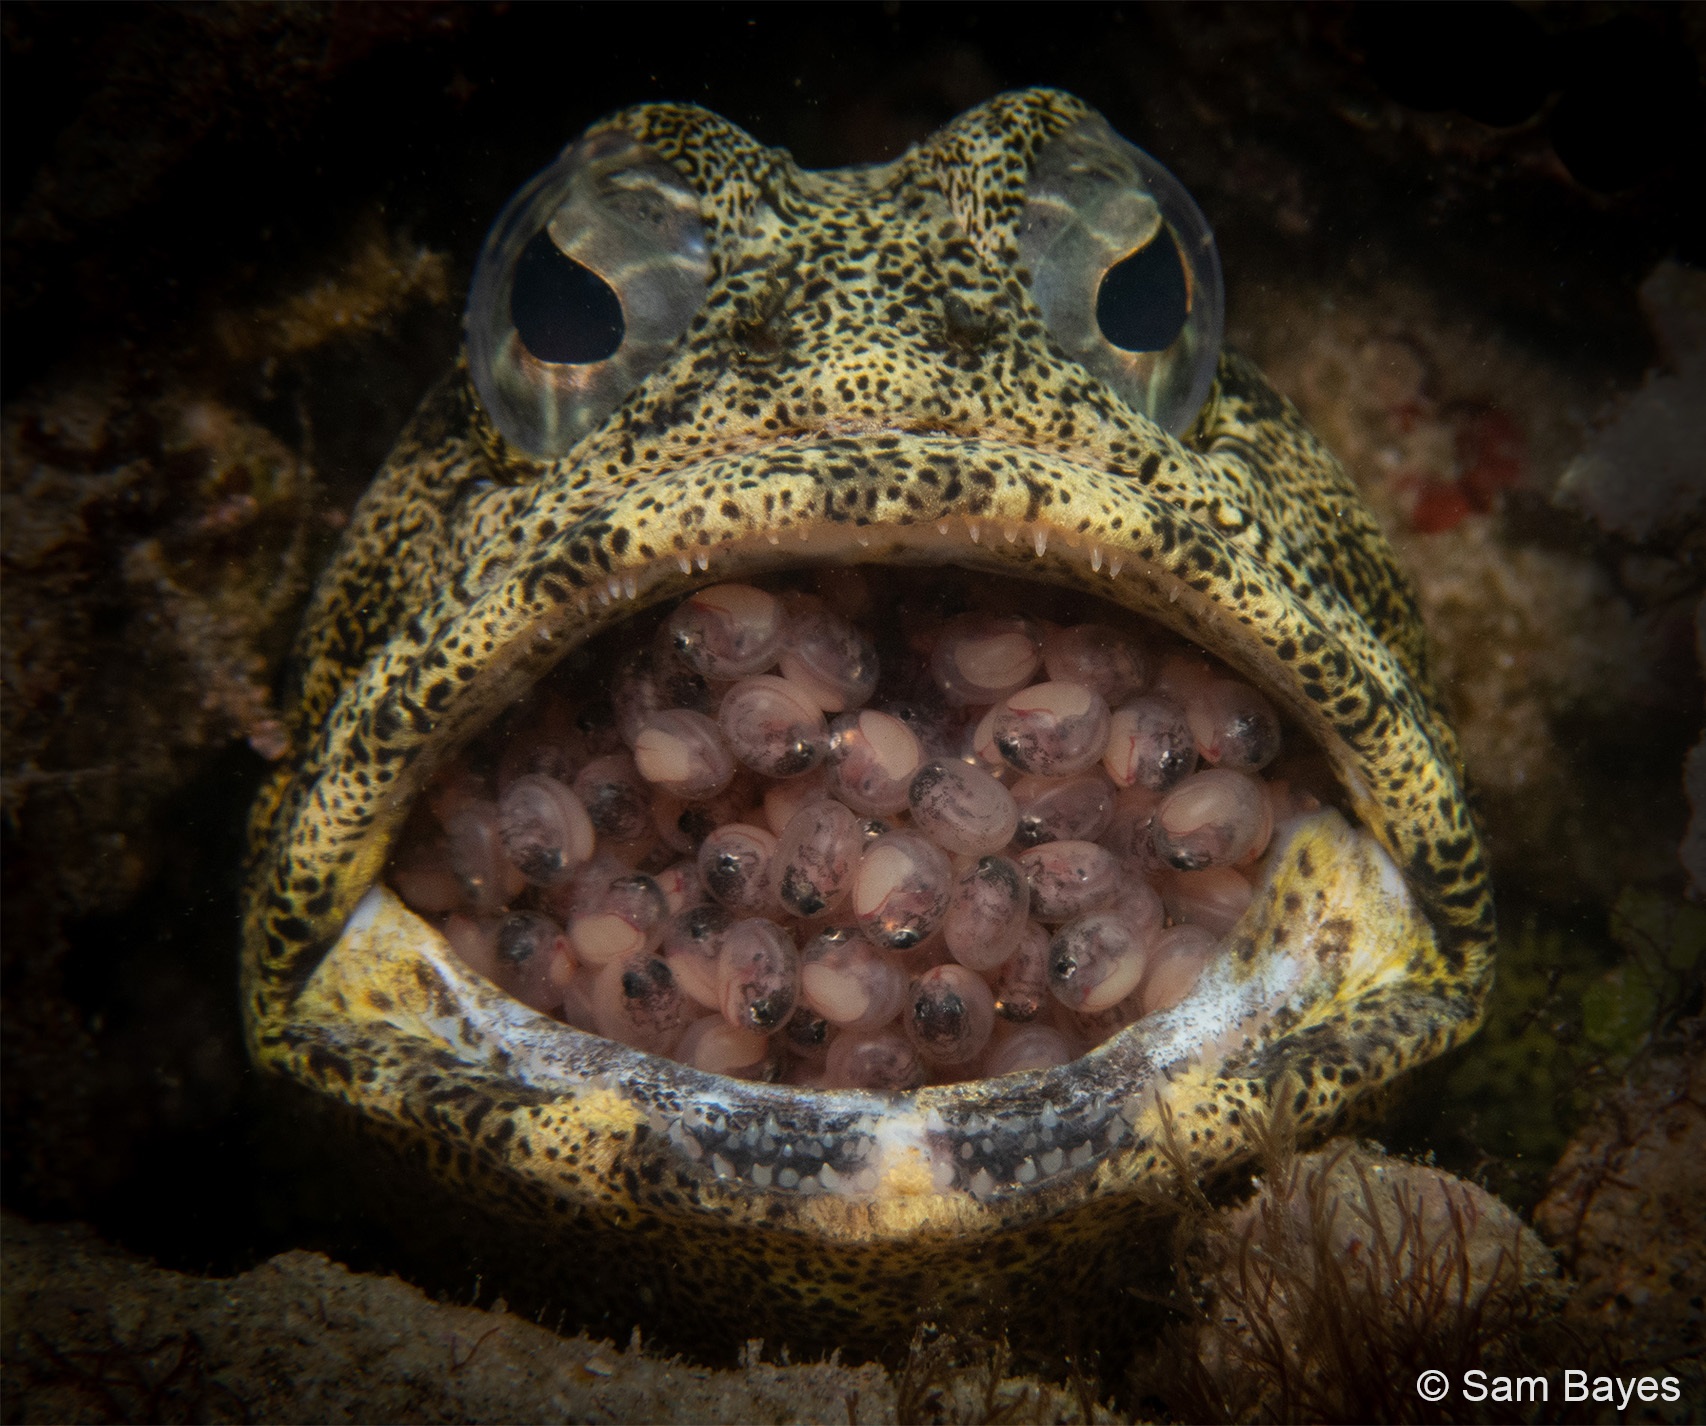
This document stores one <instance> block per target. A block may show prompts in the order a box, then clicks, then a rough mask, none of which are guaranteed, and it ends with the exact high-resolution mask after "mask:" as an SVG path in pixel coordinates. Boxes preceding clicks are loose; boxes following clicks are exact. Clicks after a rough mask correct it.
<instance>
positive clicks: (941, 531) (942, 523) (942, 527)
mask: <svg viewBox="0 0 1706 1426" xmlns="http://www.w3.org/2000/svg"><path fill="white" fill-rule="evenodd" d="M936 533H937V534H938V535H945V534H947V533H948V522H947V521H946V520H938V521H937V522H936Z"/></svg>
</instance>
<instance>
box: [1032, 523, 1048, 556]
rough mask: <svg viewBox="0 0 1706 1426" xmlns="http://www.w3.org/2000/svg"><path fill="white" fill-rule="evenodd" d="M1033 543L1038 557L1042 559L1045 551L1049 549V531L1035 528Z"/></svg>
mask: <svg viewBox="0 0 1706 1426" xmlns="http://www.w3.org/2000/svg"><path fill="white" fill-rule="evenodd" d="M1031 544H1032V545H1033V546H1034V547H1035V549H1036V552H1037V558H1038V559H1041V558H1042V557H1043V555H1044V553H1045V552H1046V551H1047V550H1048V531H1047V530H1033V531H1032V532H1031Z"/></svg>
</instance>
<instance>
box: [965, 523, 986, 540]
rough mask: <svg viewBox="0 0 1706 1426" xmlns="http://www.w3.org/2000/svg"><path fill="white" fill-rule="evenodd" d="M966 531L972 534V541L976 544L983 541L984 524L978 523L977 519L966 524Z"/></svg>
mask: <svg viewBox="0 0 1706 1426" xmlns="http://www.w3.org/2000/svg"><path fill="white" fill-rule="evenodd" d="M966 533H967V534H969V535H970V536H971V542H972V543H973V544H974V545H978V544H982V543H983V526H982V525H980V524H978V523H977V521H976V520H973V521H972V522H971V524H969V525H967V526H966Z"/></svg>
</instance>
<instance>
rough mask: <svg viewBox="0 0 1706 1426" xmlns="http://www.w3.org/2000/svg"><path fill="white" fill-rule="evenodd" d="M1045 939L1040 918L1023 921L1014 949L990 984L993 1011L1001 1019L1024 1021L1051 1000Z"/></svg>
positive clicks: (1019, 1022) (1046, 942)
mask: <svg viewBox="0 0 1706 1426" xmlns="http://www.w3.org/2000/svg"><path fill="white" fill-rule="evenodd" d="M1048 941H1049V937H1048V931H1047V930H1046V929H1044V927H1043V926H1042V925H1041V923H1040V922H1036V921H1027V922H1026V923H1025V929H1024V930H1023V931H1021V932H1020V933H1019V944H1018V947H1017V949H1015V950H1014V952H1013V954H1012V955H1010V956H1009V957H1008V958H1007V959H1006V960H1005V961H1004V962H1003V963H1002V965H1001V969H1000V970H999V972H997V974H996V976H995V982H994V985H993V986H992V987H991V988H992V989H993V990H994V992H995V1013H996V1014H997V1015H999V1016H1000V1017H1001V1018H1002V1019H1003V1020H1010V1021H1013V1022H1014V1023H1017V1024H1023V1023H1025V1022H1027V1021H1030V1020H1034V1019H1035V1018H1036V1017H1037V1015H1038V1013H1039V1012H1040V1011H1041V1010H1042V1009H1043V1008H1044V1007H1045V1006H1047V1005H1048V1004H1049V1003H1050V991H1049V981H1048Z"/></svg>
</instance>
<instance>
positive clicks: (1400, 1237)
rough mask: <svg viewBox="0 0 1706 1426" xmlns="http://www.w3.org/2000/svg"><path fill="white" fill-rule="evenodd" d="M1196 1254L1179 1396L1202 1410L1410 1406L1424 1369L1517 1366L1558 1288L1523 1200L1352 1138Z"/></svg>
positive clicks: (1309, 1411) (1279, 1414) (1212, 1232)
mask: <svg viewBox="0 0 1706 1426" xmlns="http://www.w3.org/2000/svg"><path fill="white" fill-rule="evenodd" d="M1187 1263H1188V1265H1189V1270H1190V1271H1191V1273H1192V1275H1193V1276H1194V1277H1195V1279H1196V1282H1197V1283H1198V1285H1199V1291H1200V1293H1201V1307H1202V1311H1201V1315H1200V1318H1199V1322H1198V1325H1197V1327H1196V1328H1195V1330H1194V1331H1193V1332H1192V1333H1191V1335H1190V1337H1189V1351H1190V1353H1191V1355H1192V1357H1193V1358H1194V1362H1193V1364H1192V1366H1193V1367H1194V1370H1193V1369H1192V1368H1187V1370H1186V1373H1185V1377H1184V1379H1185V1381H1186V1382H1187V1383H1188V1385H1187V1388H1186V1391H1187V1395H1186V1396H1185V1398H1184V1399H1182V1400H1180V1399H1175V1400H1171V1401H1170V1402H1169V1404H1170V1405H1171V1406H1173V1407H1174V1409H1175V1410H1182V1411H1183V1412H1184V1414H1186V1415H1187V1416H1195V1417H1197V1418H1198V1419H1217V1418H1218V1419H1231V1420H1250V1419H1257V1420H1282V1421H1290V1420H1328V1421H1354V1420H1365V1421H1373V1420H1397V1419H1410V1418H1411V1416H1412V1415H1413V1408H1414V1406H1415V1404H1416V1401H1415V1397H1414V1383H1415V1380H1416V1376H1417V1374H1418V1373H1419V1372H1420V1371H1422V1370H1423V1369H1425V1368H1429V1367H1432V1368H1436V1369H1439V1370H1443V1371H1445V1372H1447V1373H1448V1374H1449V1375H1450V1376H1451V1377H1452V1379H1453V1380H1454V1381H1455V1380H1459V1379H1461V1373H1462V1372H1463V1371H1464V1370H1466V1369H1468V1368H1470V1367H1475V1366H1482V1367H1488V1368H1491V1367H1494V1366H1496V1365H1506V1364H1510V1363H1514V1362H1515V1361H1517V1360H1518V1359H1520V1357H1521V1355H1522V1352H1523V1336H1524V1333H1525V1332H1526V1331H1527V1329H1528V1328H1529V1326H1530V1324H1531V1323H1532V1321H1534V1320H1535V1319H1537V1318H1543V1317H1545V1316H1546V1315H1548V1314H1549V1313H1550V1312H1551V1311H1552V1310H1553V1309H1554V1308H1555V1307H1556V1306H1557V1304H1558V1302H1559V1301H1560V1300H1561V1298H1562V1297H1563V1289H1562V1287H1561V1285H1560V1281H1559V1278H1558V1270H1557V1264H1556V1263H1555V1262H1554V1260H1553V1258H1552V1254H1551V1253H1550V1252H1549V1251H1548V1250H1547V1248H1546V1245H1545V1244H1544V1243H1542V1242H1541V1241H1540V1239H1539V1238H1537V1237H1536V1236H1535V1234H1534V1233H1533V1231H1532V1230H1531V1229H1529V1228H1528V1226H1527V1225H1526V1224H1524V1223H1523V1221H1522V1219H1521V1217H1520V1216H1519V1215H1518V1214H1517V1213H1516V1211H1515V1210H1514V1209H1512V1208H1510V1207H1509V1206H1508V1205H1506V1204H1505V1203H1503V1202H1502V1201H1501V1200H1499V1199H1498V1198H1496V1197H1494V1196H1493V1195H1492V1194H1490V1193H1488V1192H1487V1191H1486V1190H1485V1189H1483V1188H1480V1187H1478V1186H1477V1185H1475V1184H1473V1183H1468V1182H1466V1181H1464V1180H1463V1179H1460V1178H1454V1177H1453V1176H1452V1175H1451V1174H1448V1173H1445V1172H1443V1171H1442V1170H1439V1169H1435V1168H1429V1167H1427V1166H1426V1165H1423V1164H1416V1163H1410V1162H1408V1161H1406V1160H1402V1159H1395V1158H1390V1157H1388V1156H1387V1155H1385V1154H1384V1153H1382V1152H1380V1151H1379V1150H1378V1149H1375V1148H1372V1147H1369V1146H1365V1145H1362V1144H1358V1143H1354V1142H1352V1141H1351V1140H1348V1139H1340V1140H1336V1141H1334V1142H1332V1143H1329V1144H1328V1145H1327V1146H1326V1147H1325V1148H1323V1149H1321V1150H1319V1151H1318V1152H1316V1153H1312V1154H1308V1155H1305V1156H1303V1157H1300V1158H1296V1159H1293V1160H1291V1161H1290V1162H1289V1163H1288V1164H1287V1165H1286V1166H1285V1167H1284V1168H1283V1169H1282V1170H1280V1171H1279V1172H1277V1173H1275V1174H1272V1175H1270V1176H1269V1178H1268V1179H1267V1180H1266V1181H1261V1182H1260V1183H1259V1187H1258V1188H1257V1191H1256V1193H1255V1194H1254V1195H1253V1196H1252V1197H1251V1198H1250V1199H1248V1200H1247V1201H1246V1202H1244V1203H1242V1204H1238V1205H1236V1206H1234V1207H1231V1208H1227V1209H1224V1210H1222V1211H1221V1212H1220V1213H1218V1214H1216V1215H1215V1216H1214V1217H1213V1218H1211V1219H1210V1220H1209V1221H1208V1222H1207V1223H1206V1225H1205V1226H1204V1227H1203V1229H1202V1230H1201V1232H1200V1234H1199V1236H1198V1239H1197V1243H1196V1246H1195V1248H1194V1250H1192V1251H1191V1252H1190V1253H1189V1254H1188V1255H1187Z"/></svg>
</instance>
